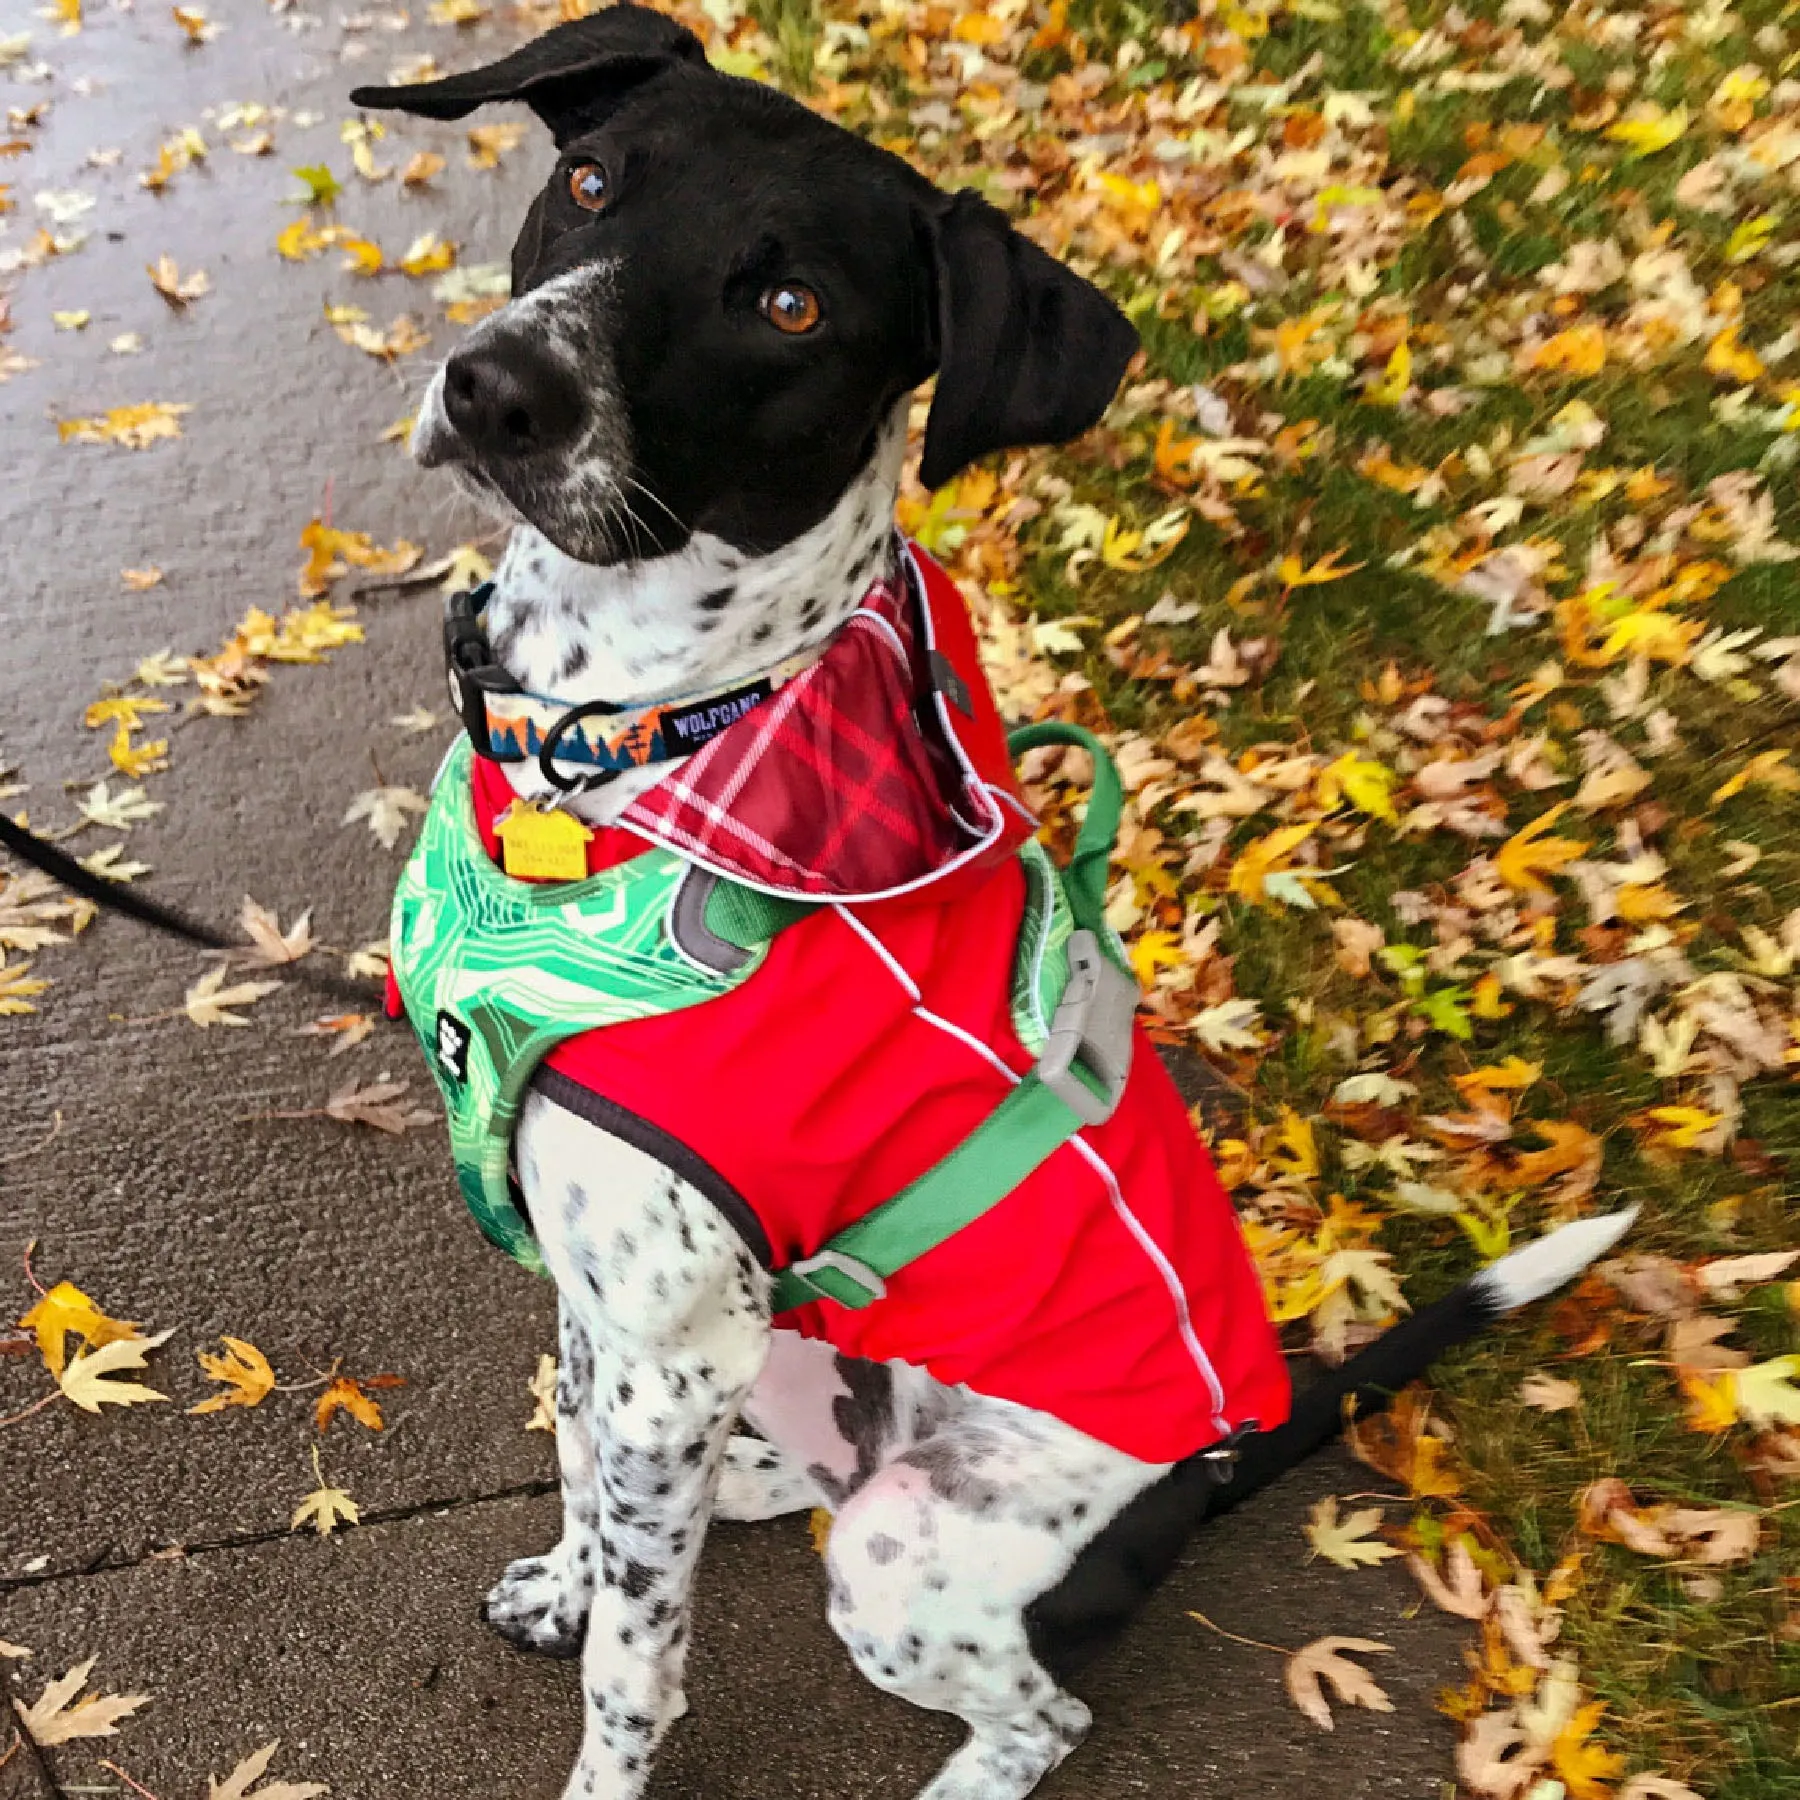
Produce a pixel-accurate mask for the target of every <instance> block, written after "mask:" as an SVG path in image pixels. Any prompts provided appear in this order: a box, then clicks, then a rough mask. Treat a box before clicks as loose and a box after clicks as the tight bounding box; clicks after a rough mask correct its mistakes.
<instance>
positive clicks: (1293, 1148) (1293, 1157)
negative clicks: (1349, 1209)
mask: <svg viewBox="0 0 1800 1800" xmlns="http://www.w3.org/2000/svg"><path fill="white" fill-rule="evenodd" d="M1269 1162H1270V1165H1271V1166H1272V1167H1273V1168H1274V1170H1275V1172H1276V1173H1277V1174H1278V1175H1281V1176H1284V1177H1286V1178H1287V1179H1289V1180H1299V1181H1311V1180H1313V1179H1314V1178H1315V1177H1316V1176H1317V1175H1318V1173H1319V1145H1318V1140H1317V1139H1316V1138H1315V1137H1314V1135H1313V1128H1312V1120H1311V1119H1308V1118H1305V1117H1304V1116H1303V1115H1301V1114H1300V1113H1297V1112H1295V1111H1294V1109H1293V1108H1292V1107H1291V1106H1284V1107H1283V1108H1282V1109H1281V1125H1280V1129H1279V1130H1278V1131H1277V1132H1276V1134H1275V1141H1274V1143H1273V1145H1271V1146H1270V1147H1269ZM1333 1198H1334V1199H1335V1198H1337V1196H1335V1195H1334V1196H1333Z"/></svg>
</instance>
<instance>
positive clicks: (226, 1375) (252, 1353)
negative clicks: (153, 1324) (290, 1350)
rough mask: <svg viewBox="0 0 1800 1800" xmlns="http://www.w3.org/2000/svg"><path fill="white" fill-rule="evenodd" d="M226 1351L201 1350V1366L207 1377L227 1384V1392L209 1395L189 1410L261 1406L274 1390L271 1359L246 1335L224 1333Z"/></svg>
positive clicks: (198, 1353) (201, 1410)
mask: <svg viewBox="0 0 1800 1800" xmlns="http://www.w3.org/2000/svg"><path fill="white" fill-rule="evenodd" d="M219 1342H220V1343H221V1344H223V1345H224V1346H225V1349H224V1352H223V1354H218V1353H213V1352H209V1351H206V1350H198V1351H196V1352H195V1355H196V1356H198V1357H199V1359H200V1367H201V1368H202V1369H203V1370H204V1371H205V1373H206V1376H207V1379H208V1380H211V1381H218V1382H222V1383H224V1392H222V1393H218V1394H213V1395H210V1396H209V1397H208V1398H207V1399H205V1400H202V1401H201V1402H200V1404H199V1405H198V1406H190V1407H189V1408H188V1411H189V1412H190V1413H217V1412H223V1411H224V1410H225V1409H226V1408H227V1407H228V1406H260V1405H261V1404H262V1402H263V1401H264V1400H266V1399H267V1398H268V1397H269V1395H270V1394H271V1393H273V1392H274V1390H275V1371H274V1370H273V1369H271V1368H270V1367H269V1359H268V1358H267V1357H266V1356H264V1355H263V1353H262V1352H261V1351H260V1350H259V1349H257V1347H256V1346H255V1345H254V1344H252V1343H249V1342H248V1341H247V1340H245V1339H244V1338H234V1337H225V1336H221V1337H220V1339H219Z"/></svg>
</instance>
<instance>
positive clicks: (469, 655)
mask: <svg viewBox="0 0 1800 1800" xmlns="http://www.w3.org/2000/svg"><path fill="white" fill-rule="evenodd" d="M493 592H494V584H493V583H492V582H491V581H484V582H482V583H481V585H480V586H479V587H473V588H465V589H463V590H462V592H460V593H456V594H452V595H450V597H449V598H448V599H447V600H445V602H444V671H445V674H446V676H447V678H448V681H449V685H450V705H451V707H452V708H453V709H454V710H455V713H456V716H457V717H458V718H459V719H460V720H461V721H462V725H463V729H464V730H465V731H466V732H467V733H468V734H469V742H470V743H471V744H472V745H473V746H474V748H475V754H476V755H477V756H490V757H491V756H492V755H493V754H494V747H493V744H492V742H491V740H490V739H489V737H488V719H487V696H488V695H489V694H517V693H522V692H523V691H524V690H523V689H522V688H521V687H520V686H519V684H518V683H517V682H516V681H514V680H513V678H512V677H511V676H510V675H508V674H507V672H506V671H505V670H504V669H503V668H501V667H500V665H499V664H498V663H497V662H495V661H494V652H493V650H492V649H491V648H490V647H489V644H488V640H487V629H486V627H485V626H484V625H483V624H482V614H483V612H484V611H485V609H486V607H487V603H488V601H489V600H490V599H491V598H492V597H493Z"/></svg>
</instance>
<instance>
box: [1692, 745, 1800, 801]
mask: <svg viewBox="0 0 1800 1800" xmlns="http://www.w3.org/2000/svg"><path fill="white" fill-rule="evenodd" d="M1792 755H1793V752H1792V751H1791V750H1787V749H1782V750H1765V751H1763V752H1762V754H1761V755H1760V756H1753V757H1751V759H1750V760H1749V761H1748V762H1747V763H1745V764H1744V766H1743V767H1742V768H1741V769H1739V770H1738V772H1737V773H1736V774H1735V775H1733V776H1732V777H1731V779H1730V780H1729V781H1726V782H1722V783H1721V784H1720V785H1719V786H1718V787H1716V788H1714V789H1713V794H1712V802H1711V804H1712V805H1714V806H1718V805H1719V804H1720V803H1721V802H1723V801H1726V800H1732V799H1735V798H1736V797H1737V796H1738V795H1739V794H1741V793H1742V792H1743V791H1744V789H1745V788H1747V787H1748V786H1749V785H1750V784H1751V782H1753V781H1761V782H1765V783H1767V784H1768V785H1769V786H1770V787H1773V788H1780V789H1782V790H1783V791H1785V792H1790V793H1791V792H1792V791H1793V790H1794V789H1795V788H1796V787H1800V774H1796V773H1795V771H1794V770H1792V769H1790V768H1788V767H1787V762H1788V758H1789V757H1791V756H1792Z"/></svg>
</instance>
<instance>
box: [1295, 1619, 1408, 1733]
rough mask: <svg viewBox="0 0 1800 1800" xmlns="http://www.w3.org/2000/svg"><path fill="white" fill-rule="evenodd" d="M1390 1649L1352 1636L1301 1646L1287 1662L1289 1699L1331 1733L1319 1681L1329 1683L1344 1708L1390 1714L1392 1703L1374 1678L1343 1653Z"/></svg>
mask: <svg viewBox="0 0 1800 1800" xmlns="http://www.w3.org/2000/svg"><path fill="white" fill-rule="evenodd" d="M1390 1648H1391V1646H1390V1645H1387V1644H1379V1643H1376V1642H1375V1641H1374V1640H1373V1639H1372V1638H1353V1637H1322V1638H1318V1639H1315V1640H1314V1641H1313V1642H1312V1643H1310V1644H1303V1645H1301V1647H1300V1648H1299V1649H1298V1650H1296V1651H1295V1652H1294V1653H1293V1655H1292V1656H1290V1657H1289V1658H1288V1660H1287V1669H1286V1675H1285V1679H1286V1682H1287V1691H1288V1697H1289V1698H1290V1699H1291V1700H1292V1701H1293V1702H1294V1704H1295V1705H1296V1706H1297V1707H1299V1709H1300V1710H1301V1711H1302V1712H1303V1713H1305V1715H1306V1716H1307V1717H1308V1718H1309V1719H1311V1720H1312V1722H1313V1723H1314V1724H1315V1725H1317V1726H1318V1727H1319V1729H1320V1730H1321V1731H1330V1730H1332V1729H1334V1724H1335V1721H1334V1720H1333V1719H1332V1716H1331V1707H1330V1704H1329V1703H1328V1702H1327V1701H1326V1698H1325V1695H1324V1693H1323V1691H1322V1690H1321V1687H1320V1683H1321V1682H1327V1683H1329V1684H1330V1686H1331V1689H1332V1691H1333V1692H1334V1693H1335V1694H1336V1695H1337V1697H1338V1699H1339V1700H1341V1701H1343V1702H1344V1703H1345V1704H1347V1705H1350V1706H1366V1707H1367V1708H1368V1709H1369V1710H1370V1711H1371V1712H1392V1711H1393V1710H1394V1703H1393V1702H1392V1701H1391V1700H1390V1699H1389V1698H1388V1697H1387V1695H1386V1694H1385V1693H1384V1692H1383V1691H1382V1689H1381V1688H1380V1686H1379V1685H1378V1684H1377V1683H1376V1681H1375V1678H1374V1677H1373V1676H1372V1675H1371V1674H1370V1673H1369V1672H1368V1670H1367V1669H1365V1668H1363V1667H1361V1666H1360V1665H1359V1664H1357V1663H1353V1662H1351V1661H1350V1660H1349V1657H1348V1656H1347V1655H1346V1654H1345V1652H1347V1651H1354V1652H1356V1653H1357V1654H1358V1655H1373V1654H1374V1653H1375V1652H1377V1651H1383V1650H1387V1649H1390Z"/></svg>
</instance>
